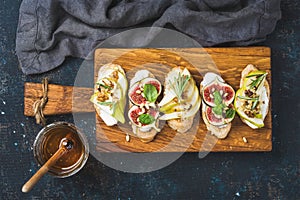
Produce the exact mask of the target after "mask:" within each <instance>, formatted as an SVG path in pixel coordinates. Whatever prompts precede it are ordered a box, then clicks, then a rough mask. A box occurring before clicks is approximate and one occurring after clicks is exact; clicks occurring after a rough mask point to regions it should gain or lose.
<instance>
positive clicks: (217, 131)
mask: <svg viewBox="0 0 300 200" xmlns="http://www.w3.org/2000/svg"><path fill="white" fill-rule="evenodd" d="M207 75H208V79H209V80H204V79H203V81H202V82H201V83H200V91H201V93H202V92H203V88H204V87H205V85H203V84H209V83H210V82H211V81H213V80H214V79H215V78H216V76H217V77H218V79H219V80H221V81H223V82H225V81H224V80H223V79H222V77H221V76H219V75H217V74H214V73H210V72H209V73H208V74H207ZM206 106H207V105H206V104H205V102H204V100H203V101H202V109H201V114H202V119H203V121H204V123H205V125H206V128H207V130H208V131H210V133H211V134H212V135H215V136H216V137H217V138H218V139H225V138H226V137H227V135H228V133H229V132H230V130H231V122H229V123H227V124H224V125H221V126H214V125H212V124H210V123H209V121H208V119H207V117H206V113H205V110H206Z"/></svg>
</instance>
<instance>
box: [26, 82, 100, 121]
mask: <svg viewBox="0 0 300 200" xmlns="http://www.w3.org/2000/svg"><path fill="white" fill-rule="evenodd" d="M73 92H75V93H76V94H73ZM92 94H93V89H92V88H81V87H76V88H75V87H73V86H62V85H55V84H49V85H48V102H47V104H46V106H45V108H44V109H43V113H44V115H58V114H67V113H72V112H94V106H93V105H92V104H91V103H90V101H89V98H90V96H91V95H92ZM42 96H43V89H42V84H40V83H25V84H24V115H25V116H34V113H33V104H34V102H35V101H36V100H39V99H41V98H42ZM77 99H80V102H82V103H81V104H80V105H78V104H74V105H73V102H76V101H77V102H78V100H77Z"/></svg>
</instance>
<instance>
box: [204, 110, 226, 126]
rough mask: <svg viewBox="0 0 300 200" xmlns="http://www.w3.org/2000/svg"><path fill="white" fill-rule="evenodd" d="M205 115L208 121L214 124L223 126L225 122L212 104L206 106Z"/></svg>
mask: <svg viewBox="0 0 300 200" xmlns="http://www.w3.org/2000/svg"><path fill="white" fill-rule="evenodd" d="M205 115H206V118H207V120H208V122H209V123H210V124H212V125H214V126H221V125H224V124H225V121H224V118H223V116H218V115H216V114H215V113H214V112H213V109H212V107H210V106H206V108H205Z"/></svg>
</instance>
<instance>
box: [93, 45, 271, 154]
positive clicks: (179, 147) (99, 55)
mask: <svg viewBox="0 0 300 200" xmlns="http://www.w3.org/2000/svg"><path fill="white" fill-rule="evenodd" d="M94 62H95V63H94V67H95V80H96V79H97V72H98V70H99V68H100V67H101V66H102V65H104V64H106V63H109V62H112V63H115V64H119V65H121V66H122V67H123V68H124V70H125V72H126V75H127V78H128V80H130V79H131V78H132V77H133V75H134V73H135V72H136V71H137V70H140V69H147V70H149V71H151V72H152V73H153V74H154V75H155V76H156V78H157V79H158V80H160V81H161V83H162V84H163V83H164V78H165V75H166V74H167V73H168V71H170V69H171V68H173V67H177V66H182V67H187V68H188V69H189V71H190V72H191V74H192V75H193V78H194V79H195V80H196V83H197V85H198V86H199V84H200V82H201V81H202V78H203V75H204V74H205V73H206V72H209V71H211V72H216V73H220V75H221V76H222V77H223V78H224V80H225V81H226V82H227V83H229V84H230V85H231V86H232V87H233V88H234V89H235V90H237V89H238V88H239V82H240V78H241V71H242V70H243V69H244V68H245V67H246V65H247V64H253V65H255V66H257V68H259V69H260V70H265V71H267V72H268V76H267V80H268V82H269V84H270V86H271V66H270V49H269V48H268V47H244V48H205V49H200V48H182V49H97V50H96V51H95V60H94ZM127 107H128V106H127ZM126 111H127V110H126ZM125 115H126V113H125ZM127 122H128V120H127ZM131 132H132V130H131V127H130V126H129V124H128V123H125V124H124V125H122V124H118V125H116V126H113V127H108V126H106V125H105V124H104V122H103V121H102V120H101V119H100V118H99V117H98V116H97V115H96V139H97V149H98V150H99V151H102V152H126V151H129V152H184V151H186V152H199V151H201V152H206V151H213V152H228V151H229V152H249V151H271V150H272V118H271V102H270V109H269V113H268V115H267V116H266V119H265V127H263V128H261V129H256V130H254V129H251V128H250V127H248V126H247V125H246V124H244V123H242V121H241V120H240V118H239V116H238V115H236V117H235V119H234V120H233V122H232V128H231V131H230V133H229V135H228V137H227V138H226V139H223V140H217V139H216V138H215V137H214V136H211V135H210V134H209V133H208V131H207V129H206V126H205V124H204V122H203V120H202V117H201V116H200V113H199V115H198V118H196V119H195V120H194V124H193V127H192V128H191V129H190V130H189V131H188V132H187V133H183V134H182V133H181V134H180V133H176V131H174V130H172V129H171V128H170V127H168V125H167V124H165V125H164V126H163V128H162V131H161V132H160V133H159V134H157V136H156V138H155V139H154V141H152V142H150V143H148V144H145V143H143V142H141V141H140V140H139V139H137V138H135V137H131V139H130V142H127V141H126V140H125V135H126V133H131ZM243 137H246V138H247V141H248V142H247V143H245V142H244V141H243Z"/></svg>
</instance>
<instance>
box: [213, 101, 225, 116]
mask: <svg viewBox="0 0 300 200" xmlns="http://www.w3.org/2000/svg"><path fill="white" fill-rule="evenodd" d="M224 108H225V105H224V104H223V103H220V104H217V105H216V106H215V107H213V108H212V110H213V112H214V113H215V114H216V115H222V113H223V109H224Z"/></svg>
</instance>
